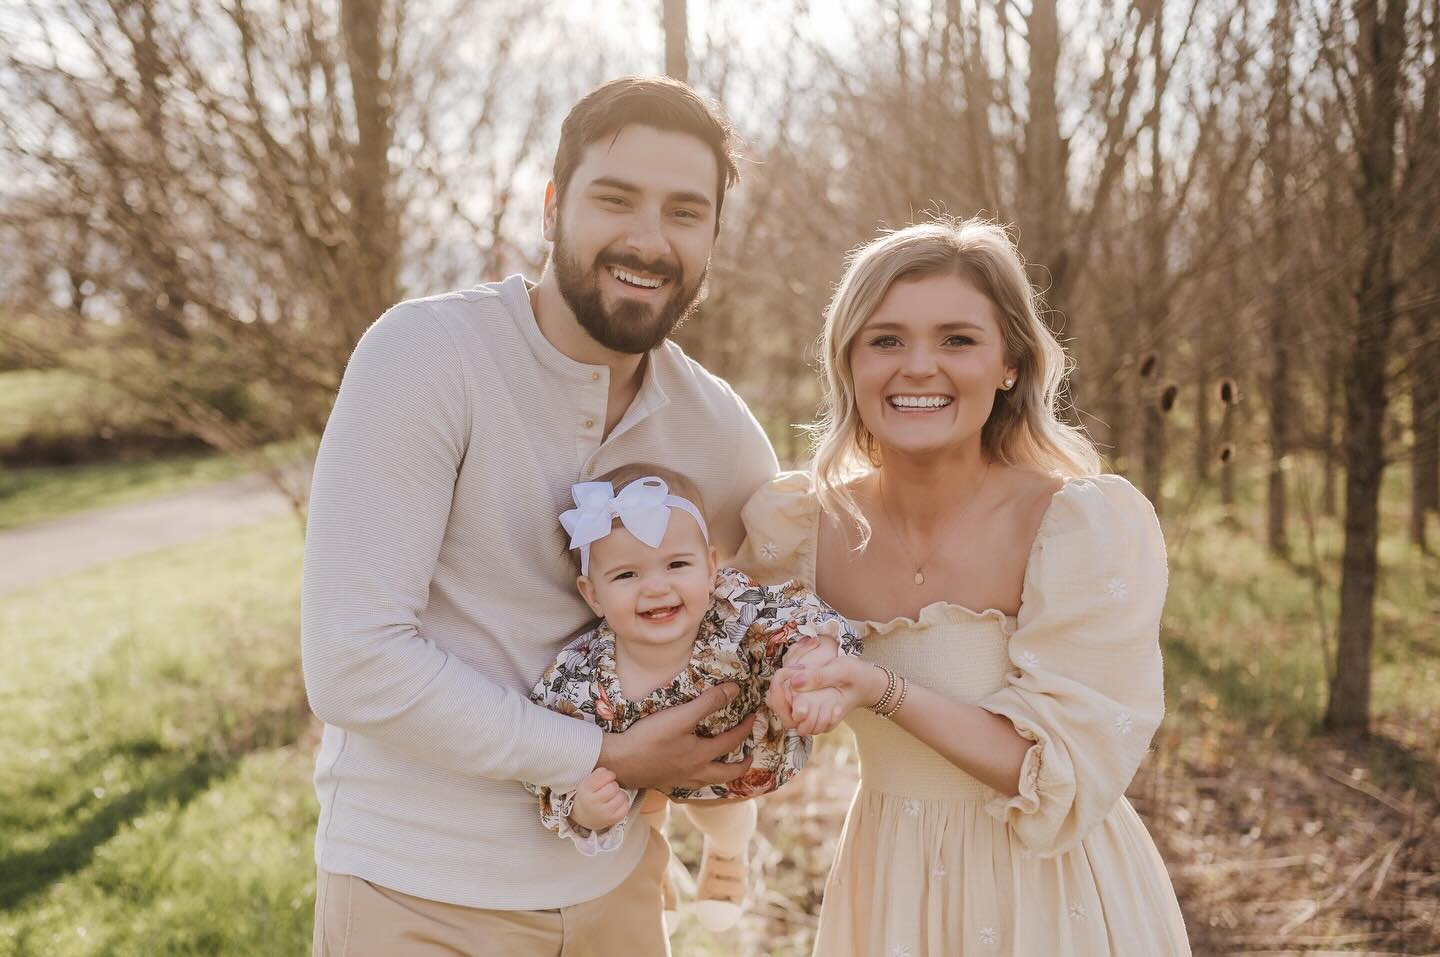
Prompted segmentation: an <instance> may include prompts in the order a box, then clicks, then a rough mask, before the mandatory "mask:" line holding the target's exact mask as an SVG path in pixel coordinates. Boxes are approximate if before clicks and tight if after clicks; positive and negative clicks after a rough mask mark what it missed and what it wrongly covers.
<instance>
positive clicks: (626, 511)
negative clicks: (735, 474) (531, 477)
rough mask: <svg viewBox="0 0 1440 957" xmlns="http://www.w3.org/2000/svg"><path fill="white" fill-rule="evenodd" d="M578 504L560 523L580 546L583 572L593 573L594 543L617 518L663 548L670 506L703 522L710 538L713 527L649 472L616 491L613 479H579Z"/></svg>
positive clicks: (573, 545)
mask: <svg viewBox="0 0 1440 957" xmlns="http://www.w3.org/2000/svg"><path fill="white" fill-rule="evenodd" d="M570 495H571V497H572V498H574V499H575V507H574V508H572V509H570V510H568V511H566V512H562V513H561V515H560V524H561V525H563V526H564V527H565V531H567V532H569V533H570V547H571V548H578V549H580V573H581V574H582V575H588V574H590V545H591V544H592V543H593V542H597V541H599V540H600V539H602V538H604V537H605V536H606V535H609V534H610V529H611V528H613V527H614V521H615V519H617V518H618V519H620V524H621V525H624V526H625V530H626V531H627V532H629V533H630V534H631V535H634V536H635V537H636V538H638V539H639V540H640V541H642V542H644V543H645V544H646V545H649V546H650V547H651V548H659V547H660V542H661V541H663V540H664V538H665V527H666V526H667V525H669V524H670V509H672V508H678V509H680V510H681V511H683V512H687V513H689V514H690V515H691V516H692V517H693V518H694V519H695V521H696V523H697V524H699V526H700V533H701V534H702V535H704V536H705V542H706V544H709V542H710V531H709V529H707V528H706V527H705V519H703V518H701V517H700V509H698V508H696V507H695V503H693V502H691V501H690V500H689V499H685V498H681V497H680V496H678V495H671V494H670V486H668V485H666V484H665V480H664V479H662V478H660V477H658V476H655V475H647V476H645V477H644V478H640V479H636V480H635V481H633V482H631V483H630V484H629V485H626V486H625V487H624V488H623V489H621V490H620V494H619V495H616V494H615V487H614V486H613V485H611V484H610V483H609V482H579V483H576V484H575V485H572V486H570Z"/></svg>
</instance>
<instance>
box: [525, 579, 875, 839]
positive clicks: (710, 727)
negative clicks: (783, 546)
mask: <svg viewBox="0 0 1440 957" xmlns="http://www.w3.org/2000/svg"><path fill="white" fill-rule="evenodd" d="M806 635H817V636H818V635H824V636H828V637H830V638H833V639H834V640H835V641H836V642H837V643H838V644H839V646H840V653H841V654H847V655H859V654H860V652H861V642H860V639H859V637H857V636H856V634H855V632H854V631H853V630H851V628H850V626H849V624H848V623H847V622H846V620H845V618H844V617H842V616H841V615H839V614H838V613H837V612H835V611H834V609H832V608H830V606H829V605H827V604H825V603H824V602H823V601H821V600H820V599H819V598H818V597H816V595H815V593H814V592H813V591H811V590H810V589H809V588H807V587H805V586H803V585H800V584H797V583H795V582H785V583H783V584H780V585H769V586H766V585H759V584H757V583H756V582H755V581H753V580H752V579H751V578H749V577H748V576H746V575H745V574H743V573H742V572H740V571H737V570H736V569H733V568H722V569H721V570H720V571H719V572H718V573H717V575H716V587H715V594H714V599H713V600H712V601H711V603H710V608H709V609H708V610H707V611H706V613H705V617H704V618H703V619H702V620H701V623H700V630H699V633H698V634H697V636H696V638H695V647H694V651H693V652H692V654H691V656H690V664H689V665H688V666H687V667H686V668H685V669H684V670H683V671H681V672H680V673H679V674H677V675H676V676H675V678H674V680H672V681H671V682H670V684H669V685H667V686H664V687H661V688H657V689H655V690H654V691H652V692H651V693H650V694H648V695H646V696H645V697H644V698H642V699H640V700H638V701H630V700H629V699H627V698H626V697H625V694H624V692H623V691H622V690H621V688H620V679H619V677H618V676H617V675H616V673H615V633H614V632H613V631H612V630H611V629H610V626H609V624H608V623H607V622H605V621H604V620H601V622H600V624H599V625H598V626H597V627H596V628H594V629H593V630H591V631H588V632H586V633H585V634H583V635H581V636H580V637H578V638H576V639H575V640H574V641H572V642H570V643H569V644H568V645H566V646H565V647H564V648H563V649H561V651H560V653H559V654H558V655H557V656H556V658H555V661H554V663H553V664H551V665H550V667H549V668H547V669H546V670H545V674H544V675H543V676H541V678H540V681H539V683H538V684H536V685H535V689H534V690H533V691H532V692H531V694H530V699H531V700H532V701H534V702H536V703H537V704H541V705H544V706H545V707H546V708H549V709H550V710H551V711H556V712H559V713H560V714H565V715H570V716H571V717H575V718H579V719H580V720H582V721H589V722H590V723H591V724H595V725H598V726H599V727H600V728H601V729H603V730H605V731H611V732H622V731H624V730H626V729H627V728H629V727H630V726H631V725H633V724H634V723H635V722H636V721H639V720H640V719H642V718H645V717H648V716H649V715H652V714H655V713H656V712H657V711H661V710H663V709H665V708H670V707H674V706H675V705H679V704H685V703H686V702H688V701H693V700H694V699H695V698H697V697H699V696H700V695H701V694H703V693H704V692H705V691H706V690H707V689H709V688H713V687H714V686H715V685H718V684H723V683H725V682H727V681H733V682H736V683H738V684H739V686H740V693H739V694H738V695H737V696H736V697H735V700H734V701H732V702H730V705H729V706H728V707H727V708H725V709H724V710H723V711H719V712H716V713H715V714H713V715H711V716H710V717H708V718H706V719H705V721H703V722H701V724H700V725H699V727H698V728H697V729H696V731H697V733H698V734H700V735H701V736H702V737H714V736H716V735H718V734H723V733H724V732H726V731H729V730H730V729H731V728H733V727H735V726H736V725H737V724H739V723H740V722H741V721H743V720H744V719H745V717H746V716H747V715H749V714H750V713H751V712H756V713H757V716H756V721H755V727H754V729H753V730H752V731H751V733H750V736H749V737H748V738H747V739H746V740H745V741H744V742H743V743H742V744H741V745H740V747H739V748H737V749H736V750H735V751H733V752H731V753H730V754H728V755H726V757H725V759H724V760H726V761H727V762H732V763H733V762H736V761H742V760H744V758H745V756H746V755H752V754H753V755H754V760H753V762H752V763H751V766H750V770H749V771H747V772H746V773H745V774H744V775H742V776H741V777H740V778H738V779H737V780H735V781H732V782H731V783H730V784H728V785H709V786H707V787H703V788H675V789H673V790H671V791H667V792H665V793H666V794H668V795H669V796H670V797H674V798H685V799H707V798H737V797H739V798H746V797H754V796H756V795H759V794H767V793H769V792H771V791H773V790H775V789H776V788H778V787H780V786H781V785H783V784H784V783H785V782H786V781H788V780H790V778H791V777H793V776H794V775H795V772H797V771H799V770H800V769H801V768H802V767H804V766H805V761H806V759H807V758H808V757H809V755H810V739H809V738H808V737H804V736H802V735H799V734H796V733H795V732H794V731H787V730H786V729H785V728H784V727H782V726H781V724H780V721H779V719H778V718H777V717H776V716H775V715H774V714H772V713H771V712H770V710H769V709H768V708H766V707H765V706H764V702H765V694H766V692H767V691H768V690H769V686H770V678H771V677H772V676H773V675H774V674H775V672H776V671H777V670H779V668H780V667H781V665H782V663H783V660H784V657H785V653H786V652H787V651H788V650H789V649H790V647H791V646H792V645H793V644H794V643H795V642H796V641H797V640H798V639H799V638H801V637H802V636H806ZM526 788H528V789H529V790H530V791H531V792H532V793H534V794H536V795H537V796H538V798H539V805H540V820H541V823H543V824H544V825H545V826H546V827H547V828H549V829H550V830H552V831H555V832H556V833H557V834H559V835H560V836H562V837H571V838H572V839H574V840H575V841H576V844H577V845H578V846H579V847H580V848H581V850H582V851H585V852H589V853H594V852H595V851H597V850H608V849H610V848H612V847H618V846H619V845H620V838H621V836H622V835H623V829H624V824H623V822H622V823H621V824H619V825H616V827H614V828H609V829H607V831H606V832H605V834H603V835H591V834H589V833H588V832H585V831H584V829H583V828H579V827H578V826H576V825H574V824H573V823H572V822H570V821H569V817H570V811H571V808H572V807H573V805H574V797H575V794H574V792H573V791H567V792H556V791H553V790H551V789H550V788H546V787H540V786H538V785H533V784H527V785H526Z"/></svg>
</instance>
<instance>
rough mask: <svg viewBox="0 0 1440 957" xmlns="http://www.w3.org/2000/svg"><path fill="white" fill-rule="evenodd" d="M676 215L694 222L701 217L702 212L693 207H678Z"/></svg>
mask: <svg viewBox="0 0 1440 957" xmlns="http://www.w3.org/2000/svg"><path fill="white" fill-rule="evenodd" d="M675 215H676V216H677V217H679V218H680V219H688V220H691V221H692V222H693V221H695V220H698V219H699V218H700V214H699V213H697V212H695V210H693V209H677V210H675Z"/></svg>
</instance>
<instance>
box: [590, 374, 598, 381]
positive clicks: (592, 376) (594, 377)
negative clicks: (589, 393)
mask: <svg viewBox="0 0 1440 957" xmlns="http://www.w3.org/2000/svg"><path fill="white" fill-rule="evenodd" d="M590 381H591V382H599V381H600V373H598V372H592V373H590Z"/></svg>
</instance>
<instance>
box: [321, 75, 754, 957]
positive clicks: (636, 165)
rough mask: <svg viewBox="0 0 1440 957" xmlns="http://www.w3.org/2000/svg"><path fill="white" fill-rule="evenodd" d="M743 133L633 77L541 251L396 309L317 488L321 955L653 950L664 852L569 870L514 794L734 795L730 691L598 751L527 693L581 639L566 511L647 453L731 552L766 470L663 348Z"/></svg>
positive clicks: (702, 380) (590, 139) (695, 379)
mask: <svg viewBox="0 0 1440 957" xmlns="http://www.w3.org/2000/svg"><path fill="white" fill-rule="evenodd" d="M732 149H733V135H732V133H731V131H730V130H729V128H728V126H727V125H726V123H725V121H724V120H723V119H722V118H721V117H720V116H719V115H718V114H717V113H716V112H715V111H713V110H712V109H711V108H710V107H709V106H708V105H707V104H706V103H705V102H704V101H703V100H701V99H700V98H699V97H698V96H697V95H696V94H695V93H694V92H693V91H692V90H691V89H690V88H689V87H687V86H685V85H684V84H681V83H677V82H674V81H671V80H666V79H661V78H647V77H630V78H625V79H621V80H616V81H614V82H611V83H608V84H606V85H604V86H602V87H600V88H599V89H597V90H595V91H594V92H592V93H590V94H589V95H588V96H586V97H585V98H584V99H583V100H581V101H580V102H579V103H578V104H577V105H576V106H575V108H574V109H573V110H572V111H571V112H570V114H569V116H568V117H567V118H566V120H565V123H564V126H563V127H562V130H561V134H560V144H559V148H558V150H557V152H556V157H555V167H554V176H553V180H552V182H551V183H550V184H549V185H548V186H547V187H546V192H545V211H544V234H545V238H546V239H547V240H548V241H549V242H551V243H552V244H553V246H552V254H551V256H550V260H549V263H548V265H547V267H546V269H545V271H544V274H543V275H542V277H541V279H540V282H539V283H538V284H534V285H532V284H530V283H528V282H526V280H524V279H523V278H522V277H520V276H511V277H510V278H509V279H506V280H504V281H503V282H497V283H491V284H488V285H482V286H479V287H477V288H475V289H470V290H465V291H462V292H456V293H450V294H447V295H441V296H435V297H432V298H428V299H418V300H413V301H410V302H405V303H401V304H400V305H398V306H396V307H395V308H393V309H391V310H390V311H389V312H387V313H386V314H385V316H383V317H382V318H381V319H380V321H379V322H377V323H376V324H375V325H374V326H372V327H371V329H370V330H369V331H368V332H367V333H366V334H365V336H364V337H363V338H362V340H361V341H360V344H359V345H358V346H357V348H356V350H355V354H354V356H353V357H352V358H351V360H350V365H349V367H348V369H347V370H346V373H345V380H344V383H343V384H342V385H341V388H340V394H339V397H338V399H337V401H336V404H335V409H334V412H333V413H332V414H331V417H330V422H329V424H328V426H327V427H326V430H325V436H324V439H323V441H322V442H321V445H320V454H319V458H318V460H317V463H316V470H315V484H314V489H313V492H312V496H311V501H310V518H309V530H308V535H307V540H306V549H305V575H304V588H303V594H302V639H301V644H302V652H303V661H304V668H305V682H306V689H307V691H308V692H309V695H310V703H311V707H312V708H313V709H314V711H315V713H316V714H317V715H318V716H319V717H320V718H321V719H322V720H323V721H324V722H325V725H326V727H325V736H324V741H323V744H322V746H321V749H320V755H319V758H318V761H317V766H316V773H315V781H316V789H317V792H318V794H319V797H320V821H319V826H318V833H317V836H316V858H317V864H318V867H319V871H320V873H319V886H318V887H317V893H316V929H315V952H316V954H348V955H365V954H377V955H380V954H383V955H404V954H411V953H416V954H418V953H425V954H433V953H447V954H449V953H463V954H505V955H510V954H516V955H529V954H537V955H538V954H545V955H549V957H553V955H556V954H562V955H565V957H571V955H576V957H578V955H586V954H602V953H604V954H613V953H626V954H637V955H649V954H664V953H667V952H668V943H667V941H666V938H665V934H664V931H663V927H662V925H661V922H660V919H659V882H660V877H661V873H662V871H663V868H664V865H665V862H666V860H667V858H668V849H667V848H666V847H665V845H664V842H663V841H662V840H659V839H655V840H648V838H649V836H650V835H649V829H648V828H629V829H628V836H627V840H626V842H625V844H624V846H622V847H621V848H620V849H619V850H617V851H615V852H613V853H610V854H606V855H602V856H599V857H583V856H581V855H579V854H578V853H577V852H576V851H575V849H574V846H573V844H572V843H571V842H570V841H568V840H556V838H555V836H554V835H553V834H551V833H550V832H548V831H546V830H545V829H543V828H542V827H541V826H540V823H539V818H538V815H537V812H536V806H535V800H534V798H533V797H532V796H531V795H529V794H528V793H527V792H526V791H525V790H524V788H523V787H522V786H521V784H520V783H519V782H521V781H530V782H534V783H536V784H542V785H547V786H549V787H551V788H553V789H557V790H569V789H572V788H574V787H575V786H576V785H577V784H578V783H579V782H580V780H581V779H582V778H584V777H585V776H586V775H587V774H588V773H589V772H590V771H591V770H593V769H594V768H595V767H597V766H600V767H606V768H609V769H610V770H612V771H614V772H615V773H616V774H617V775H618V777H619V778H620V780H621V781H622V782H623V783H624V784H626V785H627V786H631V787H646V786H665V785H676V784H682V783H685V782H702V781H706V782H708V781H726V780H730V779H732V778H734V777H736V776H738V774H739V773H741V772H742V771H743V770H744V765H724V764H719V763H716V759H717V758H718V757H719V756H721V755H723V754H725V753H726V752H728V751H730V750H731V749H732V748H734V747H735V746H736V745H737V744H739V743H740V741H741V740H742V739H743V737H744V736H745V735H746V734H748V731H749V724H750V722H749V721H747V722H746V723H744V724H742V725H741V726H740V727H738V728H736V729H735V730H734V731H732V732H730V733H729V734H726V735H723V736H721V737H717V738H714V739H700V738H697V737H696V736H695V735H694V727H695V725H696V723H697V722H698V721H699V720H700V719H701V718H702V717H704V715H706V714H708V713H709V712H711V711H714V710H717V709H719V708H720V707H722V706H723V704H724V702H725V701H726V700H727V698H728V697H729V696H733V694H734V693H735V691H734V686H733V685H727V686H724V687H723V688H717V689H712V690H711V691H710V692H709V693H707V694H706V695H705V696H702V697H701V698H700V699H698V700H697V701H695V702H693V703H692V704H691V705H688V706H685V707H682V708H675V709H672V710H671V711H667V712H665V713H663V714H659V715H655V716H653V717H651V718H649V719H647V720H645V721H642V722H640V723H639V724H637V725H636V726H635V727H634V728H632V729H631V730H630V731H627V732H626V733H625V734H620V735H606V734H603V733H602V732H600V731H599V730H598V729H597V728H595V727H593V726H590V725H588V724H586V723H584V722H581V721H577V720H575V719H573V718H568V717H564V716H561V715H557V714H554V713H552V712H549V711H546V710H544V709H542V708H540V707H538V706H536V705H533V704H531V703H530V702H529V701H528V700H527V695H528V692H529V690H530V688H531V687H532V686H533V685H534V682H535V681H536V680H537V679H538V678H539V676H540V674H541V672H542V671H543V670H544V668H545V666H546V665H548V664H549V663H550V660H551V659H552V657H553V656H554V654H555V653H556V652H557V651H558V650H559V648H560V647H561V646H562V645H563V644H564V642H565V641H566V640H567V639H568V638H569V637H571V636H572V635H574V634H575V633H577V632H578V631H580V630H581V629H582V628H583V627H584V626H585V625H586V623H587V619H588V617H589V611H588V609H587V608H586V606H585V604H584V602H583V601H582V600H581V599H580V597H579V595H578V594H577V593H576V590H575V586H574V572H573V570H572V569H571V568H570V565H569V563H568V561H567V558H566V555H565V539H564V536H563V533H562V532H561V530H560V526H559V522H558V516H559V514H560V512H561V511H563V510H564V509H565V508H567V507H569V504H570V495H569V490H570V486H571V484H572V483H574V482H576V481H582V480H584V479H586V478H589V477H593V476H595V475H598V474H601V473H603V472H605V471H607V470H609V469H612V468H615V467H616V466H618V465H621V464H625V463H630V462H647V461H648V462H656V463H659V464H663V465H665V466H667V467H669V468H672V469H674V470H676V471H679V472H681V473H683V474H686V475H688V476H689V477H690V478H691V479H692V480H694V481H695V482H696V483H697V484H698V485H699V487H700V490H701V492H702V494H703V497H704V499H705V503H706V506H707V510H708V511H710V512H711V514H712V515H713V516H714V523H713V527H712V530H711V531H712V535H713V536H714V537H715V540H716V544H717V545H718V546H719V548H720V549H721V551H732V550H733V549H734V548H735V546H737V545H738V540H739V538H740V535H741V529H740V522H739V509H740V506H741V505H742V504H743V503H744V502H745V500H746V499H747V498H748V497H749V495H750V493H751V492H752V491H754V490H755V489H756V488H757V487H758V486H760V485H761V484H763V483H764V482H765V481H766V480H768V479H769V478H771V477H772V476H773V475H774V474H775V472H776V470H777V464H776V461H775V455H774V452H773V451H772V450H771V448H770V445H769V442H768V441H767V440H766V438H765V436H764V433H763V432H762V430H761V429H760V427H759V425H758V424H757V423H756V421H755V419H754V417H753V416H752V415H751V414H750V412H749V410H748V409H747V408H746V407H745V404H744V402H742V401H741V400H740V399H739V397H737V396H736V395H735V393H734V392H733V391H732V390H731V389H730V388H729V387H728V386H727V385H726V384H725V383H723V382H722V381H720V380H719V379H716V378H715V377H713V376H711V375H709V374H708V373H707V372H705V371H704V370H703V369H702V368H701V367H700V366H699V365H698V364H696V363H694V362H693V361H691V360H690V359H688V358H686V357H685V355H684V354H683V353H682V352H681V351H680V349H679V348H678V347H677V346H675V345H674V344H673V343H671V342H669V341H668V339H667V336H668V335H669V333H670V331H671V330H672V329H673V328H674V327H675V326H676V324H678V323H679V322H680V321H681V320H682V319H684V318H685V316H686V315H688V314H689V312H691V311H692V310H693V308H694V306H695V304H696V303H697V302H698V300H699V299H700V296H701V292H702V290H703V288H704V284H705V275H706V269H707V266H708V263H709V258H710V253H711V250H712V248H713V245H714V241H715V236H716V234H717V232H718V229H719V222H720V213H721V209H722V205H723V203H724V198H725V192H726V189H727V188H728V187H730V186H731V185H732V184H733V183H734V182H735V179H736V169H735V164H734V160H733V155H732Z"/></svg>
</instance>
